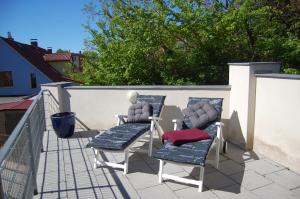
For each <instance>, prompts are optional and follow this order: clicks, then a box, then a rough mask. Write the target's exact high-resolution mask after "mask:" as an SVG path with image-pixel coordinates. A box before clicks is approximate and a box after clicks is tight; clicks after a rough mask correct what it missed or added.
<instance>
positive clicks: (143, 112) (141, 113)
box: [127, 102, 153, 123]
mask: <svg viewBox="0 0 300 199" xmlns="http://www.w3.org/2000/svg"><path fill="white" fill-rule="evenodd" d="M152 115H153V108H152V106H151V105H150V104H148V103H147V102H141V103H136V104H132V105H131V106H130V107H129V109H128V117H127V122H131V123H132V122H150V120H149V117H150V116H152Z"/></svg>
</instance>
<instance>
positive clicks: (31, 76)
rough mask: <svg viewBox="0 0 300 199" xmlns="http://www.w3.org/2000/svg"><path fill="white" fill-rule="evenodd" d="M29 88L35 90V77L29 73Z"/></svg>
mask: <svg viewBox="0 0 300 199" xmlns="http://www.w3.org/2000/svg"><path fill="white" fill-rule="evenodd" d="M30 82H31V88H36V76H35V74H34V73H30Z"/></svg>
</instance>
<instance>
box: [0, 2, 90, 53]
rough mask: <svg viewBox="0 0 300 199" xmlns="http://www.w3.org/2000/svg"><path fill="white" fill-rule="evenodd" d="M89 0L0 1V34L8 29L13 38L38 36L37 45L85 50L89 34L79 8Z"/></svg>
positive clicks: (5, 34)
mask: <svg viewBox="0 0 300 199" xmlns="http://www.w3.org/2000/svg"><path fill="white" fill-rule="evenodd" d="M89 2H91V0H0V36H2V37H6V36H7V32H8V31H10V32H11V34H12V36H13V37H14V39H15V40H16V41H19V42H21V43H30V39H31V38H34V39H38V43H39V46H40V47H43V48H47V47H52V48H53V50H54V51H56V50H57V49H58V48H61V49H70V50H71V51H72V52H78V51H79V50H83V49H84V39H86V38H87V37H88V36H89V34H88V33H87V32H86V31H85V29H84V28H83V26H82V25H83V24H85V23H86V22H87V19H88V18H87V15H86V14H84V12H83V11H82V9H83V7H84V4H86V3H89Z"/></svg>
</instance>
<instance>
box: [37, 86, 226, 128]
mask: <svg viewBox="0 0 300 199" xmlns="http://www.w3.org/2000/svg"><path fill="white" fill-rule="evenodd" d="M43 88H44V89H47V86H43ZM131 90H135V91H137V92H138V93H139V94H141V95H166V96H167V97H166V100H165V107H164V109H163V112H162V117H163V118H164V121H162V122H161V126H162V128H163V130H165V131H166V130H171V129H172V128H173V125H172V123H171V120H172V119H174V118H181V117H182V114H181V109H182V108H185V107H186V104H187V99H188V97H218V98H224V104H223V113H222V119H223V122H225V123H227V120H228V110H229V92H230V87H229V86H196V87H190V86H186V87H184V86H181V87H177V86H174V87H171V86H135V87H134V86H131V87H130V86H123V87H101V86H89V87H87V86H85V87H83V86H69V87H65V91H66V92H65V93H64V95H65V96H66V97H65V101H64V104H67V105H65V107H67V108H68V107H69V108H70V110H71V111H74V112H75V113H76V115H77V117H78V119H80V120H81V121H82V122H83V123H84V124H86V125H87V126H88V127H89V128H93V129H107V128H110V127H112V126H114V125H115V124H116V122H117V119H116V118H115V117H114V116H115V115H116V114H127V110H128V107H129V105H130V104H129V101H128V99H127V93H128V92H129V91H131ZM57 99H58V97H57ZM226 127H227V126H226ZM226 127H225V132H226Z"/></svg>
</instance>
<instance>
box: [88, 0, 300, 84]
mask: <svg viewBox="0 0 300 199" xmlns="http://www.w3.org/2000/svg"><path fill="white" fill-rule="evenodd" d="M270 2H271V3H270ZM292 2H293V1H283V0H275V1H267V0H265V1H255V0H244V1H243V0H239V1H238V0H236V1H234V0H227V1H218V0H212V1H209V0H202V1H201V0H188V1H179V0H151V1H149V0H142V1H141V0H139V1H138V0H122V1H115V0H103V1H100V3H99V6H98V7H99V8H98V7H97V6H95V5H90V4H89V5H88V6H87V7H86V11H87V12H88V13H90V14H91V16H92V17H94V18H96V17H98V21H97V23H96V24H97V28H91V27H90V26H87V29H88V31H89V32H90V34H91V39H90V40H89V48H90V50H89V51H87V52H85V55H84V57H85V60H84V79H85V82H86V83H87V84H103V85H126V84H129V85H137V84H226V83H227V81H228V76H227V75H228V67H227V63H228V62H231V61H282V62H283V63H284V65H285V67H287V68H291V67H292V68H295V67H297V66H298V67H299V66H300V64H299V63H300V60H299V59H300V58H299V57H300V56H299V55H300V54H299V53H300V44H299V35H300V33H299V20H298V19H299V18H298V17H299V12H297V9H296V8H295V6H294V7H293V6H292ZM287 16H292V18H290V17H289V18H288V17H287Z"/></svg>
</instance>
